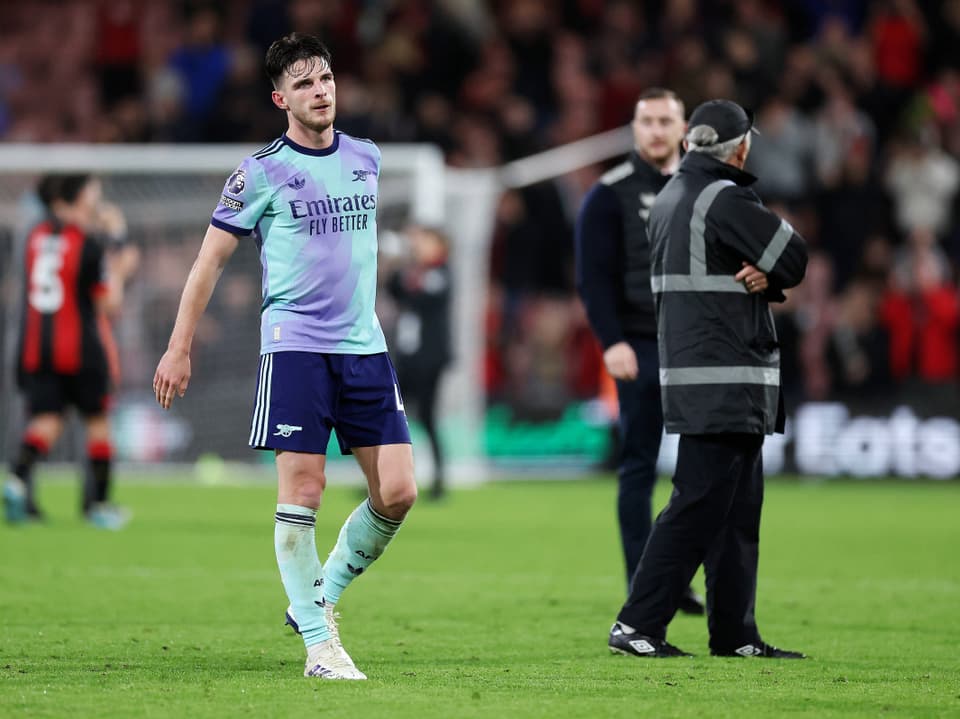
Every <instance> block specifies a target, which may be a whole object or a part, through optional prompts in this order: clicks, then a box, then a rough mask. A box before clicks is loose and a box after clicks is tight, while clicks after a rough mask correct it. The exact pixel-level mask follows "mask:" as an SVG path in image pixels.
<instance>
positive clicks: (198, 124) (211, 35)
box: [170, 5, 230, 140]
mask: <svg viewBox="0 0 960 719" xmlns="http://www.w3.org/2000/svg"><path fill="white" fill-rule="evenodd" d="M186 20H187V27H186V38H185V40H186V41H185V43H184V45H183V46H182V47H181V48H179V49H178V50H176V51H175V52H174V53H173V55H172V56H171V57H170V68H171V69H172V70H173V71H174V72H176V73H177V75H178V76H179V78H180V80H181V82H182V83H183V93H184V94H183V110H184V117H182V118H181V122H182V127H183V128H184V129H185V130H187V131H186V132H183V133H182V139H190V140H200V139H202V137H203V136H202V135H201V134H200V131H201V129H202V128H203V127H204V126H205V123H206V121H207V120H208V118H209V117H210V115H211V113H212V111H213V109H214V107H215V103H216V100H217V98H218V97H219V93H220V88H221V87H223V84H224V82H225V81H226V79H227V76H228V74H229V72H230V51H229V50H228V48H227V47H226V46H225V45H224V44H223V42H222V39H221V16H220V14H219V12H218V11H217V10H216V9H215V8H214V6H213V5H199V6H197V7H193V8H190V9H189V10H188V11H187V18H186ZM194 133H196V134H194Z"/></svg>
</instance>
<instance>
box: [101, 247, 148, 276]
mask: <svg viewBox="0 0 960 719" xmlns="http://www.w3.org/2000/svg"><path fill="white" fill-rule="evenodd" d="M107 257H108V259H107V263H108V268H109V271H110V273H111V274H115V275H116V276H117V277H118V278H120V279H121V280H127V279H129V278H130V276H131V275H132V274H133V273H134V272H136V271H137V268H138V267H139V266H140V250H139V249H137V248H136V247H135V246H134V245H124V246H123V247H121V248H119V249H116V250H114V251H113V252H111V253H110V254H109V255H108V256H107Z"/></svg>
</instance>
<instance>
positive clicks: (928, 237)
mask: <svg viewBox="0 0 960 719" xmlns="http://www.w3.org/2000/svg"><path fill="white" fill-rule="evenodd" d="M895 267H896V269H895V270H894V272H893V277H892V282H891V284H890V288H889V289H888V291H887V294H886V296H885V297H884V298H883V304H882V307H881V316H882V318H883V322H884V324H885V325H886V327H887V329H888V330H889V332H890V340H891V342H890V367H891V371H892V373H893V376H894V377H895V378H896V379H898V380H910V379H919V380H922V381H923V382H925V383H928V384H933V385H937V384H945V383H954V382H955V381H956V378H957V369H958V363H957V351H958V346H957V325H958V320H960V303H958V297H957V288H956V287H955V286H954V285H952V284H951V282H950V277H949V271H950V270H949V264H948V262H947V259H946V257H945V255H944V253H943V251H942V250H941V249H940V248H939V247H937V245H936V239H935V237H934V235H933V232H932V231H930V230H929V229H928V228H922V227H921V228H917V229H916V230H914V232H913V233H912V234H911V235H910V240H909V245H908V247H907V248H906V249H905V250H903V251H902V253H901V257H900V258H899V259H898V260H897V262H896V264H895Z"/></svg>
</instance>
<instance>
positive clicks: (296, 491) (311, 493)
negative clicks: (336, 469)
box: [290, 472, 327, 508]
mask: <svg viewBox="0 0 960 719" xmlns="http://www.w3.org/2000/svg"><path fill="white" fill-rule="evenodd" d="M290 484H291V485H292V486H291V487H290V499H291V500H292V503H293V504H297V505H300V506H301V507H313V508H316V507H319V506H320V500H321V499H322V498H323V491H324V490H325V489H326V487H327V478H326V475H324V474H323V473H322V472H321V473H317V472H310V473H307V472H301V473H298V474H297V475H296V476H295V477H294V481H293V482H291V483H290Z"/></svg>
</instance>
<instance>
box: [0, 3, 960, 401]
mask: <svg viewBox="0 0 960 719" xmlns="http://www.w3.org/2000/svg"><path fill="white" fill-rule="evenodd" d="M293 30H297V31H301V32H309V33H313V34H316V35H319V36H320V37H321V38H323V39H324V40H325V41H326V42H327V43H328V45H329V46H330V48H331V50H332V52H333V57H334V71H335V72H336V76H337V86H338V123H337V124H338V127H339V128H340V129H342V130H344V131H346V132H350V133H351V134H356V135H360V136H364V137H371V138H373V139H375V140H376V141H377V142H380V143H387V142H401V141H402V142H407V141H410V142H433V143H436V144H438V145H439V146H440V147H441V148H442V149H443V151H444V153H445V155H446V157H447V161H448V163H449V164H451V165H453V166H458V167H467V168H470V167H493V166H497V165H500V164H502V163H504V162H507V161H509V160H512V159H515V158H518V157H522V156H526V155H529V154H531V153H535V152H537V151H539V150H542V149H546V148H549V147H554V146H556V145H559V144H563V143H566V142H570V141H573V140H577V139H580V138H584V137H587V136H590V135H593V134H596V133H598V132H601V131H603V130H607V129H611V128H614V127H618V126H621V125H623V124H625V123H626V122H628V121H629V119H630V117H631V115H632V112H633V107H634V103H635V101H636V98H637V96H638V95H639V93H640V92H641V91H642V90H643V89H645V88H647V87H650V86H654V85H660V86H664V87H668V88H671V89H673V90H674V91H676V92H677V93H678V94H679V96H680V97H681V98H682V99H683V100H684V101H685V103H686V106H687V111H688V112H689V111H690V110H691V109H692V108H693V107H694V106H695V105H696V104H698V103H699V102H701V101H702V100H704V99H707V98H712V97H727V98H731V99H734V100H736V101H738V102H740V103H741V104H743V105H745V106H748V107H751V108H755V110H756V113H757V124H758V126H759V128H760V130H761V133H762V134H761V135H760V136H759V137H757V139H756V142H755V143H754V149H753V151H752V154H751V157H750V159H749V161H748V166H747V169H748V170H751V171H752V172H754V173H755V174H757V175H758V176H759V177H760V181H759V182H758V184H757V190H758V192H759V193H760V194H761V196H762V197H763V198H764V200H765V201H766V202H767V203H769V204H771V205H773V206H775V209H776V211H777V212H778V213H781V214H783V215H784V216H786V217H788V218H789V220H790V221H791V222H792V223H793V224H794V225H795V226H796V227H797V228H798V229H799V230H800V231H801V232H802V234H803V235H804V236H805V237H807V238H808V240H809V241H810V243H811V246H812V250H813V253H812V260H811V263H810V269H809V274H808V278H807V280H806V282H805V283H804V284H803V285H802V286H801V287H800V288H799V289H798V290H797V291H796V292H794V293H793V294H792V295H791V297H790V300H789V302H788V303H787V304H786V305H784V306H782V307H779V308H778V309H777V322H778V326H779V329H780V335H781V341H782V344H783V347H784V350H783V351H784V365H785V370H786V371H785V377H786V378H787V379H788V380H789V381H790V383H791V384H790V386H789V387H788V390H789V394H790V396H791V399H792V400H793V401H799V400H803V399H824V398H828V397H840V398H845V399H851V400H862V401H870V400H872V399H876V398H877V397H878V393H879V394H883V393H884V392H887V390H888V389H889V388H891V387H910V388H918V389H917V391H928V392H929V394H930V395H931V397H932V398H933V400H936V399H937V398H938V397H945V396H952V395H949V393H944V392H943V391H942V390H943V389H944V388H947V387H949V388H951V389H952V388H954V387H955V386H956V385H957V380H958V372H960V367H958V350H960V340H958V322H960V300H958V285H957V269H958V267H960V193H958V188H960V163H958V160H957V157H958V156H960V0H929V1H928V2H921V1H919V0H872V1H868V0H792V1H790V0H779V1H778V0H501V1H499V2H497V1H493V0H491V1H489V2H471V1H469V0H432V1H431V0H402V1H401V0H381V1H379V2H378V1H375V0H365V1H364V0H355V1H347V0H235V1H234V2H231V3H229V4H226V3H213V2H202V1H200V0H194V1H191V0H181V1H178V2H173V1H169V0H167V1H163V0H158V1H157V2H150V3H140V2H135V1H133V0H103V1H99V0H49V1H47V2H43V1H35V2H23V3H18V4H13V3H2V4H0V140H3V141H8V142H10V141H38V142H49V141H85V142H86V141H91V142H114V143H116V142H265V141H267V140H269V139H270V138H271V137H274V136H276V135H277V134H279V132H281V131H282V130H283V129H284V126H285V125H284V118H283V116H282V114H281V113H279V112H278V111H277V110H276V109H275V108H274V107H273V106H272V105H271V103H270V101H269V85H268V83H267V81H266V79H265V77H263V73H262V57H263V53H264V51H265V49H266V47H267V46H268V45H269V43H270V42H271V41H272V40H273V39H275V38H277V37H279V36H280V35H283V34H285V33H287V32H290V31H293ZM604 169H605V167H604V166H602V165H600V164H597V165H594V166H591V167H586V168H584V169H582V170H579V171H577V172H574V173H571V174H568V175H565V176H563V177H561V178H557V179H556V180H554V181H551V182H546V183H540V184H538V185H535V186H532V187H528V188H523V189H518V190H511V191H508V192H506V193H505V194H504V195H503V197H502V199H501V201H500V204H499V208H498V211H497V217H496V229H495V234H494V238H493V242H492V257H491V278H490V279H491V282H490V287H491V290H490V297H489V311H488V327H487V330H488V350H487V357H486V383H487V389H488V391H489V393H490V396H491V397H492V398H494V399H496V398H498V397H501V398H505V397H509V398H511V401H512V402H513V403H514V404H517V405H519V406H521V407H523V408H524V409H525V411H526V412H527V413H528V414H536V415H540V414H542V415H545V416H549V415H553V414H555V413H556V412H557V411H559V410H560V409H561V408H562V407H564V406H565V405H566V404H567V403H568V402H569V401H571V400H574V399H577V398H586V397H591V396H594V395H596V394H597V392H598V391H599V387H600V383H601V379H600V378H601V374H602V373H601V362H600V359H599V353H598V351H597V347H596V345H595V343H594V342H593V339H592V337H591V335H590V332H589V330H588V329H587V325H586V322H585V320H584V318H583V312H582V309H581V308H580V307H579V305H578V303H577V301H576V300H575V299H574V294H573V287H572V277H573V272H572V229H571V226H572V220H573V217H574V216H575V213H576V210H577V207H578V205H579V203H580V201H581V199H582V197H583V195H584V193H585V192H586V190H587V188H589V186H590V184H592V182H594V181H595V180H596V178H597V177H598V176H599V174H600V173H601V172H602V171H603V170H604ZM452 240H453V252H454V253H455V252H456V237H455V236H454V237H453V238H452ZM931 388H932V390H931ZM887 394H889V393H888V392H887Z"/></svg>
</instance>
